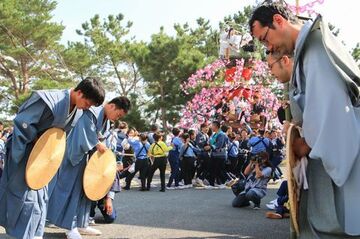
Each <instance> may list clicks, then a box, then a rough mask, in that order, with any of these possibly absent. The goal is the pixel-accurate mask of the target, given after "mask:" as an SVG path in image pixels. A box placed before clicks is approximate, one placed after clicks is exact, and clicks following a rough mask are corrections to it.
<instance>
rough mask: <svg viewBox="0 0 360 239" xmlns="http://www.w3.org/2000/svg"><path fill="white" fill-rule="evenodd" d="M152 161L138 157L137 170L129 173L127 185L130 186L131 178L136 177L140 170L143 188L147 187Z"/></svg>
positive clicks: (126, 180)
mask: <svg viewBox="0 0 360 239" xmlns="http://www.w3.org/2000/svg"><path fill="white" fill-rule="evenodd" d="M149 168H150V162H149V159H138V160H136V162H135V171H134V172H133V173H131V174H129V175H127V177H126V179H125V182H126V187H127V188H130V185H131V180H132V179H133V178H134V176H135V175H136V173H137V172H140V180H141V188H142V189H145V185H146V184H145V182H146V178H147V177H148V174H149Z"/></svg>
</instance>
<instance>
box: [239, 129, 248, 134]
mask: <svg viewBox="0 0 360 239" xmlns="http://www.w3.org/2000/svg"><path fill="white" fill-rule="evenodd" d="M243 131H245V132H246V134H249V132H248V131H247V129H242V130H241V131H240V134H241V133H242V132H243Z"/></svg>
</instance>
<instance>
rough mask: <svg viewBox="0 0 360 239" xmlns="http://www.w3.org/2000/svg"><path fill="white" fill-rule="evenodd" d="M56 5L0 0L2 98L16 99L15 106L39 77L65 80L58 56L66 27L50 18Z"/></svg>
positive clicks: (38, 0) (41, 1)
mask: <svg viewBox="0 0 360 239" xmlns="http://www.w3.org/2000/svg"><path fill="white" fill-rule="evenodd" d="M55 7H56V2H55V1H51V0H2V1H1V2H0V78H1V83H0V86H1V87H0V88H1V95H2V99H3V100H5V101H7V102H9V101H12V100H14V101H13V103H14V104H15V107H14V108H13V109H16V106H17V105H18V104H20V103H21V102H22V99H23V98H24V97H23V95H25V96H26V95H28V94H29V91H30V89H31V87H32V86H33V85H36V84H37V83H36V81H37V80H39V79H42V82H48V81H54V80H55V81H59V82H64V81H65V80H66V79H65V77H64V76H66V71H65V70H64V68H63V66H62V65H61V62H60V61H59V59H58V51H59V49H60V48H59V47H60V46H59V44H58V41H59V40H60V38H61V35H62V31H63V29H64V27H63V26H62V25H61V24H58V23H54V22H52V21H51V18H52V14H51V13H52V11H53V10H54V9H55ZM46 84H47V83H46ZM46 84H45V85H46ZM61 85H62V84H60V86H61Z"/></svg>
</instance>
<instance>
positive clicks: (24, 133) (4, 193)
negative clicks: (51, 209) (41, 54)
mask: <svg viewBox="0 0 360 239" xmlns="http://www.w3.org/2000/svg"><path fill="white" fill-rule="evenodd" d="M69 109H70V91H69V90H51V91H36V92H34V93H33V94H32V95H31V97H30V98H29V99H28V100H27V101H26V102H25V103H24V104H23V105H22V106H21V107H20V108H19V111H18V113H17V115H16V117H15V119H14V121H13V123H14V131H13V133H12V135H10V137H9V138H8V141H7V145H6V147H7V154H6V159H5V167H4V172H3V176H2V178H1V183H0V205H1V206H0V225H1V226H3V227H5V229H6V233H7V234H9V235H11V236H13V237H15V238H24V239H25V238H33V237H34V236H42V235H43V233H44V225H45V217H46V209H47V206H46V204H47V199H48V198H47V197H48V196H47V187H44V188H42V189H39V190H36V191H34V190H31V189H30V188H29V187H28V186H27V184H26V182H25V168H26V164H27V161H28V157H29V155H30V152H31V150H32V148H33V146H34V141H35V140H36V139H37V138H38V137H39V136H41V134H42V133H43V132H44V131H46V130H47V129H49V128H51V127H58V128H62V129H64V130H65V132H66V133H68V132H69V131H70V130H71V128H72V127H73V126H74V125H75V124H76V121H77V120H78V118H79V117H80V116H81V114H82V110H76V112H75V114H74V115H73V116H74V117H70V118H69V117H68V116H69Z"/></svg>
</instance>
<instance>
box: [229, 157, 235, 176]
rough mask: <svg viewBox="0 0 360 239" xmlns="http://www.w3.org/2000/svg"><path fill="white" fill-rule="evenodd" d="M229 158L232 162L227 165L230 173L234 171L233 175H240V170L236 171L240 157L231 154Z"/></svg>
mask: <svg viewBox="0 0 360 239" xmlns="http://www.w3.org/2000/svg"><path fill="white" fill-rule="evenodd" d="M228 160H229V163H230V164H228V165H227V171H228V172H229V173H232V174H233V175H238V172H237V171H236V169H237V164H238V157H231V156H229V159H228Z"/></svg>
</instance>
